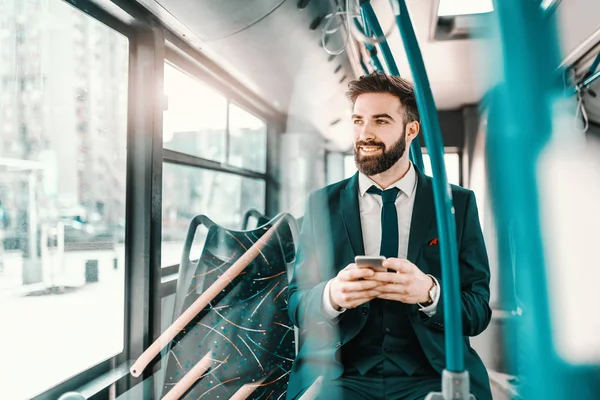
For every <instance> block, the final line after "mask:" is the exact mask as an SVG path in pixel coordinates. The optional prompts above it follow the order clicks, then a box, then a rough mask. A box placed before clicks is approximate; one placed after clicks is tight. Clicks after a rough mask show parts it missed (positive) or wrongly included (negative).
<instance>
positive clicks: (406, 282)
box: [369, 258, 434, 304]
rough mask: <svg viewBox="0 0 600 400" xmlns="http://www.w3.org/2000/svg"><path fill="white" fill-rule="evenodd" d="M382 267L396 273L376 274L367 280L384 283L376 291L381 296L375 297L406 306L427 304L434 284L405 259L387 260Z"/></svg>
mask: <svg viewBox="0 0 600 400" xmlns="http://www.w3.org/2000/svg"><path fill="white" fill-rule="evenodd" d="M382 265H383V267H385V268H387V269H392V270H394V271H396V272H376V273H375V275H374V276H373V277H370V278H369V279H374V280H378V281H381V282H386V283H385V284H383V285H381V286H379V287H378V288H377V290H379V291H380V292H382V294H380V295H378V296H377V297H378V298H380V299H385V300H395V301H401V302H402V303H406V304H417V303H421V304H425V303H428V302H429V289H431V287H432V286H433V284H434V282H433V279H431V277H430V276H428V275H426V274H424V273H423V271H421V270H420V269H419V267H417V266H416V265H415V264H413V263H411V262H410V261H408V260H405V259H399V258H388V259H386V260H385V261H384V262H383V264H382Z"/></svg>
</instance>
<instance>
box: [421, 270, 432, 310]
mask: <svg viewBox="0 0 600 400" xmlns="http://www.w3.org/2000/svg"><path fill="white" fill-rule="evenodd" d="M427 278H428V279H427V282H428V284H427V285H425V293H424V294H423V297H422V301H419V304H420V305H421V306H423V307H427V306H430V305H432V304H433V299H432V298H431V289H433V287H434V286H435V281H434V280H433V278H432V277H431V276H429V275H427Z"/></svg>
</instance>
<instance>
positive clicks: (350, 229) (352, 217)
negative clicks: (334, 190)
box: [340, 172, 365, 256]
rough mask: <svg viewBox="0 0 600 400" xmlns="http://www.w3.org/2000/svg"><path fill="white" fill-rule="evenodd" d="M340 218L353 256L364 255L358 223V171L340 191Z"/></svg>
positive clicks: (360, 229)
mask: <svg viewBox="0 0 600 400" xmlns="http://www.w3.org/2000/svg"><path fill="white" fill-rule="evenodd" d="M340 201H341V208H342V210H341V211H342V219H343V220H344V228H346V234H347V235H348V240H349V241H350V245H351V246H352V250H353V251H354V255H355V256H359V255H364V254H365V247H364V244H363V236H362V228H361V224H360V208H359V205H358V172H357V173H356V174H354V176H353V177H352V178H350V179H349V180H348V183H347V184H346V187H345V188H344V189H342V191H341V198H340Z"/></svg>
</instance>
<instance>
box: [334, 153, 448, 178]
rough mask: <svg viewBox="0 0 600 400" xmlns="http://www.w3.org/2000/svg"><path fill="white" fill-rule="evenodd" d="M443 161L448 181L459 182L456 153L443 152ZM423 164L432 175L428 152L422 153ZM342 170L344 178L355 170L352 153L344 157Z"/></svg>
mask: <svg viewBox="0 0 600 400" xmlns="http://www.w3.org/2000/svg"><path fill="white" fill-rule="evenodd" d="M444 162H445V164H446V175H447V178H448V182H449V183H452V184H454V185H458V184H459V183H460V157H459V155H458V154H457V153H446V154H444ZM423 164H424V166H425V171H424V172H425V175H429V176H433V173H432V171H431V159H430V158H429V154H423ZM344 170H345V175H346V178H350V177H351V176H352V175H354V173H355V172H356V164H355V163H354V155H352V154H348V155H346V156H345V157H344Z"/></svg>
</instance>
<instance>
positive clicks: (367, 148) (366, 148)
mask: <svg viewBox="0 0 600 400" xmlns="http://www.w3.org/2000/svg"><path fill="white" fill-rule="evenodd" d="M360 149H361V150H362V151H364V152H365V153H374V152H376V151H378V150H380V149H381V148H380V147H379V146H361V147H360Z"/></svg>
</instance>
